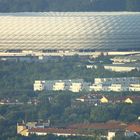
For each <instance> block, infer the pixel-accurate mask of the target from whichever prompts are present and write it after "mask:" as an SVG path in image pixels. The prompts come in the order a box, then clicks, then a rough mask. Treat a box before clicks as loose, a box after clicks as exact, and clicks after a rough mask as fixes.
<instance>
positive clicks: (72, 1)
mask: <svg viewBox="0 0 140 140" xmlns="http://www.w3.org/2000/svg"><path fill="white" fill-rule="evenodd" d="M27 11H29V12H33V11H34V12H39V11H40V12H44V11H60V12H61V11H65V12H67V11H140V0H0V12H27Z"/></svg>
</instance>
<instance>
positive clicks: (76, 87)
mask: <svg viewBox="0 0 140 140" xmlns="http://www.w3.org/2000/svg"><path fill="white" fill-rule="evenodd" d="M69 90H70V91H72V92H80V91H81V90H82V83H72V84H71V86H70V89H69Z"/></svg>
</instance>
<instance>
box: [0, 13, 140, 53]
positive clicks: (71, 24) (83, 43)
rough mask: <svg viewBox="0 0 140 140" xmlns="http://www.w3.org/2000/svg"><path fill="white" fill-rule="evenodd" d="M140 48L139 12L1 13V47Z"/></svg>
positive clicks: (58, 48) (47, 48) (2, 48)
mask: <svg viewBox="0 0 140 140" xmlns="http://www.w3.org/2000/svg"><path fill="white" fill-rule="evenodd" d="M121 49H124V50H126V49H132V50H133V49H140V13H139V12H100V13H99V12H75V13H73V12H66V13H63V12H62V13H61V12H60V13H59V12H48V13H11V14H2V13H1V14H0V50H121Z"/></svg>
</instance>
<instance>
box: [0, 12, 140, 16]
mask: <svg viewBox="0 0 140 140" xmlns="http://www.w3.org/2000/svg"><path fill="white" fill-rule="evenodd" d="M95 15H99V16H100V15H103V16H104V15H114V16H115V15H116V16H119V15H120V16H121V15H140V12H128V11H122V12H120V11H119V12H15V13H0V16H35V17H36V16H95Z"/></svg>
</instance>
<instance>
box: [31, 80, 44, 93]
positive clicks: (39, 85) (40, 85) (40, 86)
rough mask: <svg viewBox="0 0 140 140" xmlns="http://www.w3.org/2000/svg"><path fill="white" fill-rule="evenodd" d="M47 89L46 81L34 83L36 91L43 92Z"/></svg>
mask: <svg viewBox="0 0 140 140" xmlns="http://www.w3.org/2000/svg"><path fill="white" fill-rule="evenodd" d="M44 88H45V81H39V80H37V81H35V83H34V91H42V90H44Z"/></svg>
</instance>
